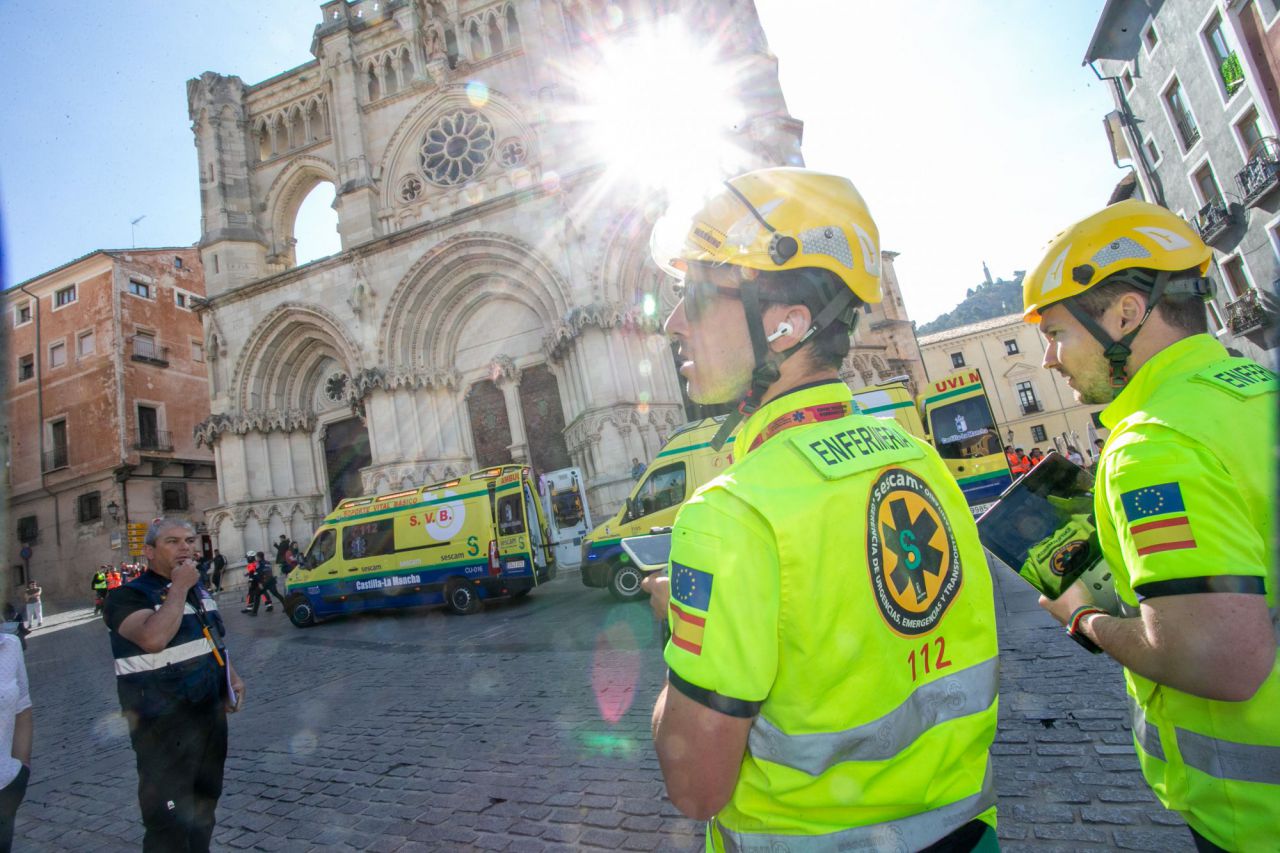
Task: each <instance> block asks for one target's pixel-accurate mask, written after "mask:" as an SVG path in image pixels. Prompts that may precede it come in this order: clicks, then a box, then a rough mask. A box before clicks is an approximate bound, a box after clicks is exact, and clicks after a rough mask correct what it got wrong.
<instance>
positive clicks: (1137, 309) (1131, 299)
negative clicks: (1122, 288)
mask: <svg viewBox="0 0 1280 853" xmlns="http://www.w3.org/2000/svg"><path fill="white" fill-rule="evenodd" d="M1148 298H1150V297H1147V296H1144V295H1143V294H1140V293H1134V292H1133V291H1130V292H1128V293H1125V294H1123V295H1122V296H1121V297H1120V298H1119V299H1117V300H1116V301H1115V303H1114V306H1115V308H1116V316H1117V318H1118V319H1119V321H1120V332H1121V333H1122V334H1123V333H1125V332H1128V331H1130V330H1132V329H1133V327H1134V326H1136V325H1138V323H1139V322H1140V321H1141V320H1142V315H1143V314H1145V313H1147V299H1148Z"/></svg>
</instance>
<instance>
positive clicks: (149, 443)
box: [133, 429, 173, 453]
mask: <svg viewBox="0 0 1280 853" xmlns="http://www.w3.org/2000/svg"><path fill="white" fill-rule="evenodd" d="M133 449H134V450H158V451H161V452H163V453H170V452H172V451H173V439H172V437H171V436H170V434H169V433H168V432H167V431H166V430H159V429H140V430H137V432H136V433H135V434H134V442H133Z"/></svg>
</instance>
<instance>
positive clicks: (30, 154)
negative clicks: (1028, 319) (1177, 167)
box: [0, 0, 1124, 322]
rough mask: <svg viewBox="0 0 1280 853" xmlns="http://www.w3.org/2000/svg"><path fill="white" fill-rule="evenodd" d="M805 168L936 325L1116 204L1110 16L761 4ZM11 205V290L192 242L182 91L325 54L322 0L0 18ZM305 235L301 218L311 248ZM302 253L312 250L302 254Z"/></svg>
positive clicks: (1062, 5) (121, 6)
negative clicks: (1104, 23)
mask: <svg viewBox="0 0 1280 853" xmlns="http://www.w3.org/2000/svg"><path fill="white" fill-rule="evenodd" d="M756 2H757V6H758V8H759V11H760V15H761V18H762V20H763V21H764V25H765V30H766V33H767V35H768V37H769V41H770V47H771V48H772V49H773V51H774V53H776V54H777V56H778V58H779V64H780V72H781V77H782V84H783V91H784V93H785V94H786V97H787V101H788V106H789V108H790V110H791V112H792V114H793V115H795V116H796V117H797V118H800V119H801V120H803V121H804V122H805V145H804V152H805V157H806V161H807V163H808V165H809V166H811V167H813V168H817V169H823V170H826V171H832V172H839V173H842V174H846V175H848V176H849V177H851V178H852V179H853V181H854V182H855V183H856V184H857V185H858V187H859V189H860V190H861V191H862V193H863V195H864V196H865V197H866V199H867V201H868V203H869V204H870V206H871V210H872V212H873V214H874V215H875V217H876V219H877V222H878V223H879V225H880V231H881V238H882V243H883V245H884V247H885V248H887V249H892V250H894V251H897V252H900V253H901V256H900V257H899V259H898V261H897V269H898V274H899V279H900V281H901V283H902V286H903V290H904V296H905V298H906V301H907V307H908V310H909V311H910V315H911V317H912V318H913V319H916V320H919V321H921V322H924V321H927V320H930V319H932V318H933V317H935V316H936V315H937V314H939V313H941V312H943V311H946V310H949V309H950V308H951V307H952V306H953V305H954V304H955V303H956V302H958V301H959V300H960V299H962V298H963V297H964V293H965V290H966V289H967V288H969V287H972V286H974V285H975V284H977V283H978V282H979V281H981V278H982V262H983V261H984V260H985V261H986V262H987V263H988V264H989V265H990V267H991V270H992V272H993V274H995V275H997V276H1000V275H1004V276H1008V275H1011V274H1012V272H1013V270H1014V269H1023V268H1026V267H1028V266H1030V265H1031V264H1033V263H1034V262H1035V260H1036V256H1037V252H1038V251H1039V250H1040V249H1041V248H1042V247H1043V246H1044V245H1045V243H1046V242H1047V241H1048V240H1049V238H1050V237H1052V236H1053V234H1054V233H1055V232H1056V231H1057V230H1059V229H1060V228H1061V227H1062V226H1063V225H1065V224H1067V223H1068V222H1070V221H1073V220H1074V219H1077V218H1079V217H1080V216H1082V215H1084V214H1085V213H1087V212H1089V211H1090V210H1091V209H1093V208H1097V207H1101V206H1102V205H1103V204H1105V202H1106V200H1107V196H1108V195H1109V194H1110V191H1111V188H1112V187H1113V186H1114V184H1115V182H1116V181H1118V180H1119V179H1120V178H1121V177H1123V175H1124V172H1123V171H1122V170H1119V169H1116V168H1115V167H1114V166H1113V165H1112V163H1111V159H1110V154H1109V152H1108V150H1107V147H1106V142H1105V138H1104V136H1103V132H1102V117H1103V115H1104V114H1105V113H1106V112H1107V111H1108V110H1110V109H1111V101H1110V98H1109V96H1108V93H1107V88H1106V84H1104V83H1101V82H1099V81H1097V80H1096V79H1095V78H1094V76H1093V73H1092V72H1091V71H1090V70H1089V69H1088V68H1082V67H1081V65H1080V58H1081V56H1082V55H1083V53H1084V50H1085V47H1086V45H1087V43H1088V40H1089V36H1090V35H1091V34H1092V32H1093V28H1094V25H1095V23H1096V21H1097V17H1098V14H1099V13H1100V11H1101V7H1102V2H1103V0H1009V1H1008V2H995V0H956V2H946V3H944V2H940V0H939V2H924V3H913V4H906V3H885V2H880V0H875V2H873V0H756ZM0 8H4V9H6V10H7V11H8V14H7V15H5V26H4V27H3V28H0V71H2V72H3V74H4V79H5V80H6V81H8V83H7V85H6V86H5V89H4V93H3V95H0V99H2V100H0V106H2V107H3V115H4V121H3V123H0V203H2V204H3V218H4V222H3V227H4V229H5V232H4V236H5V249H6V261H7V267H8V268H7V275H6V279H5V280H6V283H8V284H12V283H14V282H16V281H22V280H25V279H27V278H30V277H32V276H35V275H38V274H40V273H42V272H44V271H46V270H48V269H51V268H53V267H56V266H59V265H60V264H63V263H66V262H67V261H70V260H72V259H74V258H76V257H79V256H80V255H83V254H85V253H86V252H89V251H91V250H93V249H98V248H120V247H128V246H129V245H130V240H131V228H130V221H131V220H133V219H136V218H137V217H139V216H145V219H142V220H141V221H140V222H139V223H138V225H137V227H136V239H137V245H138V246H168V245H189V244H191V243H194V242H195V241H196V240H197V239H198V238H199V231H200V218H199V217H200V210H199V192H198V187H197V182H196V157H195V147H194V144H193V141H192V135H191V129H190V121H189V119H188V118H187V109H186V81H187V80H188V79H189V78H191V77H195V76H198V75H199V74H200V73H201V72H203V71H206V70H212V71H218V72H221V73H224V74H237V75H239V76H240V77H241V78H242V79H243V80H244V81H245V82H246V83H257V82H259V81H261V80H263V79H265V78H267V77H270V76H273V75H275V74H278V73H280V72H281V71H285V70H287V69H289V68H292V67H294V66H296V65H299V64H302V63H303V62H306V61H308V60H309V59H310V58H311V54H310V52H309V48H310V43H311V32H312V29H313V28H314V26H315V24H316V23H318V22H319V20H320V4H319V2H316V1H315V0H270V2H248V0H220V2H218V3H190V2H174V3H161V2H158V0H156V2H139V0H117V1H116V2H111V3H97V2H78V3H76V2H73V3H60V4H34V3H33V4H23V5H22V6H20V7H19V6H18V5H17V4H14V3H12V2H10V3H6V4H3V5H0ZM304 230H305V226H304V224H303V223H301V222H300V223H299V232H300V233H301V232H302V231H304ZM300 249H305V247H304V246H300Z"/></svg>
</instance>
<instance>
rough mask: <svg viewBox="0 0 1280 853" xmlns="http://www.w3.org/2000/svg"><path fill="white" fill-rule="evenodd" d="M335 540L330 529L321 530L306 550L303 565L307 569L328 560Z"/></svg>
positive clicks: (331, 554)
mask: <svg viewBox="0 0 1280 853" xmlns="http://www.w3.org/2000/svg"><path fill="white" fill-rule="evenodd" d="M336 540H337V537H336V536H335V535H334V533H333V531H332V530H321V531H320V535H319V536H317V537H316V539H315V541H314V542H312V543H311V548H310V549H308V551H307V556H306V558H305V559H304V561H303V565H304V566H306V567H307V568H309V569H314V568H315V567H316V566H319V565H321V564H322V563H327V562H329V558H330V557H332V556H333V552H334V545H335V544H336Z"/></svg>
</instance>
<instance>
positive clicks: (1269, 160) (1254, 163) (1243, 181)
mask: <svg viewBox="0 0 1280 853" xmlns="http://www.w3.org/2000/svg"><path fill="white" fill-rule="evenodd" d="M1236 184H1237V185H1238V186H1239V187H1240V195H1241V196H1243V197H1244V206H1245V207H1253V206H1254V205H1256V204H1257V203H1258V202H1260V201H1262V199H1263V198H1265V197H1266V196H1267V195H1269V194H1270V193H1271V191H1272V190H1273V189H1275V188H1276V187H1277V186H1280V144H1277V141H1276V138H1275V137H1274V136H1264V137H1263V138H1262V139H1260V140H1258V142H1257V143H1255V144H1254V146H1253V148H1251V149H1250V150H1249V162H1248V163H1245V164H1244V168H1243V169H1241V170H1240V171H1239V172H1238V173H1237V174H1236Z"/></svg>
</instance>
